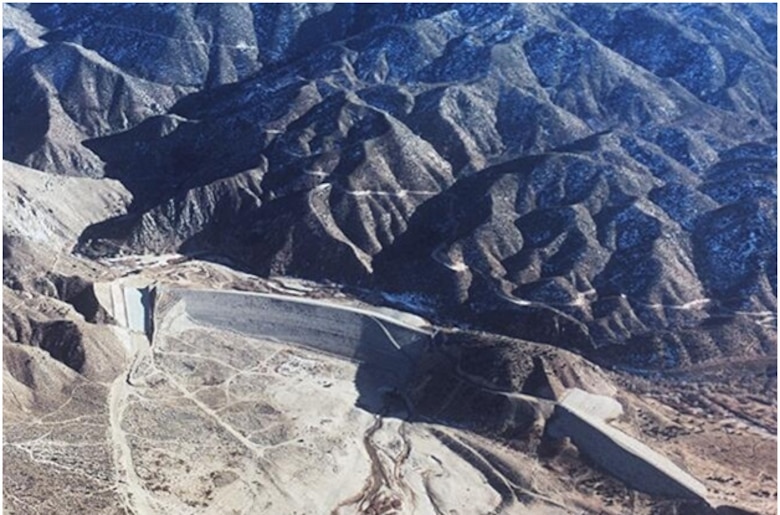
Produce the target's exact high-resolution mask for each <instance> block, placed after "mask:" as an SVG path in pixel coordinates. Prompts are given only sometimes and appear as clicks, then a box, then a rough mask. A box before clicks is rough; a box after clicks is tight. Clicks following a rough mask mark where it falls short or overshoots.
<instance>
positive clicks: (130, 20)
mask: <svg viewBox="0 0 780 515" xmlns="http://www.w3.org/2000/svg"><path fill="white" fill-rule="evenodd" d="M7 9H9V10H14V9H15V8H14V7H8V8H7ZM13 12H16V11H13ZM23 13H24V14H23V15H22V14H17V16H16V17H17V18H20V19H22V18H23V20H22V21H18V22H16V28H14V29H13V31H12V32H10V33H9V34H10V35H9V38H8V39H11V40H13V41H14V42H15V46H14V48H13V49H12V50H11V53H10V57H9V58H7V59H6V62H7V65H6V70H7V71H6V73H7V74H8V75H9V77H13V80H12V81H11V85H10V86H9V87H6V90H5V93H4V95H5V98H6V102H5V105H6V109H7V110H9V111H7V112H8V116H6V119H7V120H11V122H8V123H11V124H14V123H22V124H33V125H35V126H36V127H40V129H41V130H39V132H40V134H38V135H36V136H35V137H32V136H31V133H30V132H29V131H25V130H22V128H20V127H17V126H14V125H12V126H9V127H8V130H6V131H5V132H6V134H7V135H8V136H7V137H9V138H11V141H9V142H8V143H7V145H6V148H8V149H10V150H8V151H7V158H8V159H11V160H13V161H17V162H20V163H23V164H27V165H31V166H38V167H40V168H43V169H46V170H48V171H54V172H57V173H66V174H85V175H90V176H102V177H108V178H112V179H116V180H119V181H120V182H122V183H123V184H124V186H125V187H126V188H128V190H129V191H130V192H131V193H132V195H133V202H132V205H131V207H130V209H129V212H128V214H127V215H123V216H122V217H119V218H116V219H108V220H106V221H104V222H100V223H98V224H96V225H94V226H92V227H90V228H89V229H88V230H86V231H85V232H84V234H83V235H82V236H81V238H80V242H79V246H78V252H80V253H83V254H85V255H87V256H91V257H100V256H111V255H117V254H118V253H128V252H129V253H147V252H152V253H166V252H174V251H178V252H184V253H187V254H197V253H204V252H211V253H214V252H216V253H219V254H221V255H223V256H224V257H226V258H229V259H231V260H233V261H235V262H238V263H241V264H242V266H244V267H245V268H246V269H247V270H251V271H252V272H254V273H258V274H260V275H269V274H270V275H293V276H299V277H305V278H308V279H319V280H322V279H327V280H333V281H337V282H341V283H345V284H350V285H355V286H359V287H364V288H373V289H382V290H384V291H388V292H395V293H403V294H413V295H417V296H422V297H424V298H425V299H426V302H427V303H428V304H432V305H435V306H437V310H438V311H439V312H440V313H442V314H447V316H450V317H451V318H452V319H456V320H461V321H468V322H469V323H471V324H475V325H476V326H478V327H481V328H484V329H488V330H491V331H495V332H500V333H504V334H508V335H511V336H519V337H525V338H531V339H534V340H537V341H545V342H548V343H554V344H556V345H561V346H564V347H567V348H573V349H578V350H579V351H580V352H584V353H586V354H588V355H591V356H592V357H593V358H594V359H602V358H603V359H605V360H608V361H613V360H615V359H616V360H617V361H619V362H621V363H622V364H623V365H626V366H632V367H639V368H648V367H650V368H655V367H676V366H684V365H690V364H691V363H696V362H699V361H703V360H707V359H710V358H720V357H723V356H730V355H733V354H740V355H741V354H751V355H752V354H757V355H762V354H767V353H768V354H771V353H772V352H774V341H775V338H776V337H775V330H774V327H773V326H771V325H770V326H767V325H765V324H757V323H755V322H756V320H755V318H756V316H755V315H754V314H753V313H763V312H774V311H775V309H776V296H777V291H776V282H777V280H776V277H777V273H776V261H777V259H776V255H777V252H776V248H777V238H776V232H777V231H776V218H777V216H776V201H775V199H776V177H775V172H774V171H775V167H776V166H775V163H776V127H775V119H776V44H775V42H774V40H773V37H774V30H775V29H774V27H775V26H776V20H775V17H774V11H773V9H771V8H767V7H765V6H760V5H757V6H750V7H747V6H741V5H722V6H705V5H680V6H670V7H666V8H663V9H661V8H656V7H652V6H578V5H573V6H543V5H479V6H477V5H455V6H447V5H444V4H441V5H434V6H427V5H415V6H397V7H394V6H373V5H339V6H332V7H327V6H317V7H312V6H293V5H288V6H266V5H252V6H234V5H225V6H219V7H216V6H212V7H207V6H196V7H193V6H179V7H172V6H157V5H151V4H150V5H146V6H143V7H139V8H138V9H137V10H136V9H128V8H126V7H119V6H112V7H110V8H108V9H102V8H98V9H95V8H88V9H86V10H84V9H82V8H79V7H76V6H45V7H44V6H31V7H30V8H29V9H28V10H27V11H24V12H23ZM24 16H26V18H24ZM29 18H32V20H30V19H29ZM108 19H110V20H113V21H111V22H109V21H106V20H108ZM147 19H148V20H151V19H154V20H155V21H154V23H145V22H142V21H141V20H147ZM25 20H26V21H25ZM272 20H277V21H278V22H277V23H274V22H272ZM139 24H143V28H139V26H140V25H139ZM271 26H273V29H272V28H271ZM315 27H316V29H315ZM634 27H640V28H641V30H633V28H634ZM42 32H43V34H41V33H42ZM36 34H37V35H36ZM24 41H26V42H27V43H25V45H27V46H26V47H20V46H19V45H21V43H19V42H24ZM27 47H29V48H27ZM139 56H143V57H141V58H139ZM52 63H57V64H56V69H57V73H54V70H53V69H52V67H53V66H54V64H52ZM63 63H72V64H68V65H67V66H66V65H65V64H63ZM47 70H50V71H48V72H47ZM31 81H32V82H31ZM47 81H48V82H47ZM17 83H18V86H17V85H16V84H17ZM31 83H32V84H37V85H40V84H44V85H45V92H43V91H42V92H41V93H40V94H36V95H32V98H31V95H29V94H28V91H29V88H30V87H31V86H30V84H31ZM34 87H37V86H34ZM18 90H23V91H24V92H25V93H24V94H21V93H19V92H18ZM36 99H38V100H40V102H41V103H45V104H47V106H48V107H47V108H46V109H42V108H40V105H38V103H39V102H38V100H36ZM69 105H73V106H74V108H73V109H70V110H69V109H68V106H69ZM92 105H94V106H100V107H99V108H97V109H90V108H86V109H85V108H84V106H92ZM14 109H15V111H14ZM57 109H62V111H63V113H64V114H59V113H60V111H57ZM20 111H24V112H35V113H37V112H39V111H40V112H41V113H42V114H41V116H42V117H43V118H42V121H40V122H35V123H33V122H32V121H31V119H30V118H29V117H24V118H22V117H18V116H16V117H15V116H13V114H14V113H15V112H20ZM43 111H45V113H44V112H43ZM46 113H48V114H46ZM36 116H37V115H36ZM47 117H48V119H49V120H51V122H50V123H48V126H47V124H46V123H45V120H46V119H47ZM14 138H18V139H20V140H23V141H24V145H27V146H29V147H31V148H29V149H25V150H24V151H23V152H21V151H20V148H21V147H22V146H24V145H23V144H22V143H18V142H16V141H14ZM39 159H43V161H44V163H45V164H44V165H41V164H39ZM345 265H346V266H345ZM724 334H730V335H734V334H739V335H740V337H739V339H740V343H739V344H735V343H733V342H732V341H731V340H732V339H733V336H730V337H728V338H723V337H722V336H723V335H724ZM682 335H684V336H682Z"/></svg>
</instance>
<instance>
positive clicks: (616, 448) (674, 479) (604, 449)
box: [547, 389, 707, 500]
mask: <svg viewBox="0 0 780 515" xmlns="http://www.w3.org/2000/svg"><path fill="white" fill-rule="evenodd" d="M598 398H601V399H604V401H602V402H598V400H599V399H598ZM611 403H615V404H617V403H616V401H614V400H613V399H609V398H605V397H602V396H596V395H591V394H587V393H586V392H583V391H581V390H576V389H573V390H569V392H567V395H566V396H564V398H563V399H561V401H560V402H559V403H558V404H557V405H556V406H555V411H554V413H553V417H552V418H551V419H550V421H549V422H548V423H547V431H548V434H550V435H551V436H553V437H555V438H561V437H564V436H566V437H569V438H571V441H572V442H573V443H574V445H576V446H577V448H578V449H579V450H580V452H582V453H583V454H585V455H587V456H588V457H589V458H590V459H592V460H593V461H594V462H596V463H597V464H598V465H599V466H601V467H602V468H603V469H604V470H606V471H607V472H609V473H610V474H612V475H613V476H615V477H617V478H619V479H620V480H622V481H623V482H625V483H626V484H628V485H629V486H631V487H632V488H635V489H637V490H640V491H643V492H647V493H649V494H653V495H659V496H663V497H669V498H675V499H704V500H706V494H707V489H706V487H705V486H704V485H702V484H701V483H700V482H699V481H697V480H696V479H695V478H694V477H693V476H691V475H690V474H688V473H687V472H685V471H684V470H682V469H681V468H680V467H678V466H677V465H675V464H674V463H673V462H672V461H671V460H669V459H668V458H666V457H664V456H662V455H661V454H659V453H657V452H655V451H654V450H652V449H651V448H650V447H648V446H647V445H645V444H643V443H642V442H640V441H638V440H636V439H635V438H632V437H631V436H629V435H627V434H625V433H624V432H622V431H620V430H619V429H617V428H615V427H612V426H611V425H609V424H608V422H607V419H608V418H612V417H614V416H616V415H619V413H615V412H614V408H613V407H612V406H611V405H610V404H611ZM618 406H619V404H618Z"/></svg>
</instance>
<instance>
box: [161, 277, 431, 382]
mask: <svg viewBox="0 0 780 515" xmlns="http://www.w3.org/2000/svg"><path fill="white" fill-rule="evenodd" d="M159 293H160V294H161V295H162V296H164V298H165V299H166V300H165V301H164V302H166V303H170V302H171V301H175V300H177V299H178V300H180V301H182V302H183V309H184V312H185V313H186V316H187V317H188V318H189V319H190V320H191V321H192V322H194V323H196V324H198V325H203V326H208V327H213V328H215V329H220V330H228V331H233V332H236V333H239V334H243V335H246V336H250V337H254V338H258V339H262V340H266V341H272V342H274V341H275V342H280V343H286V344H294V345H298V346H301V347H304V348H307V349H311V350H315V351H319V352H324V353H327V354H331V355H334V356H337V357H341V358H344V359H347V360H350V361H354V362H358V363H360V364H364V365H367V366H370V367H372V368H375V369H377V370H380V371H382V372H384V373H385V374H391V375H392V376H395V378H396V380H397V381H398V382H399V383H398V385H399V386H400V385H401V384H403V383H404V382H405V381H407V380H408V379H409V378H410V376H411V374H412V371H413V368H414V365H415V363H416V362H417V360H418V358H419V356H420V354H421V353H422V351H423V350H424V349H425V347H426V346H427V344H428V343H429V341H430V336H431V331H430V330H429V329H427V328H425V327H423V326H422V324H421V325H420V326H413V325H410V324H408V323H406V322H405V321H401V320H394V319H393V316H392V313H390V314H388V313H386V312H373V311H369V310H364V309H360V308H352V307H348V306H342V305H338V304H333V303H326V302H320V301H316V300H311V299H306V300H304V299H294V298H290V297H282V296H275V295H271V294H257V293H243V292H226V291H216V290H189V289H168V288H166V289H162V291H161V292H159Z"/></svg>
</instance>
